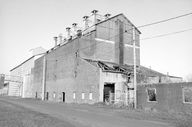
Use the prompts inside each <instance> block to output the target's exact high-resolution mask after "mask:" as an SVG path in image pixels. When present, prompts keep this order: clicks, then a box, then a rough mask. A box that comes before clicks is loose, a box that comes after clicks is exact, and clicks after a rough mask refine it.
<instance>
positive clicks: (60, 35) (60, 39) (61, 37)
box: [59, 33, 63, 44]
mask: <svg viewBox="0 0 192 127" xmlns="http://www.w3.org/2000/svg"><path fill="white" fill-rule="evenodd" d="M62 42H63V35H62V33H60V34H59V43H60V44H61V43H62Z"/></svg>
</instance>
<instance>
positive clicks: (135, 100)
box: [133, 26, 137, 109]
mask: <svg viewBox="0 0 192 127" xmlns="http://www.w3.org/2000/svg"><path fill="white" fill-rule="evenodd" d="M133 68H134V79H133V84H134V108H135V109H137V74H136V50H135V27H134V26H133Z"/></svg>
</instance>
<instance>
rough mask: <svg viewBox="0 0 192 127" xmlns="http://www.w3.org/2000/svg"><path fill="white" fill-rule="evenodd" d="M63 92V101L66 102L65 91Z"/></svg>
mask: <svg viewBox="0 0 192 127" xmlns="http://www.w3.org/2000/svg"><path fill="white" fill-rule="evenodd" d="M62 93H63V100H62V101H63V102H65V92H62Z"/></svg>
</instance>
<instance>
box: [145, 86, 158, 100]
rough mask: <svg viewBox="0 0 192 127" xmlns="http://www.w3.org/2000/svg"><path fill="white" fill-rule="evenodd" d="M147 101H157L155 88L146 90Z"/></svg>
mask: <svg viewBox="0 0 192 127" xmlns="http://www.w3.org/2000/svg"><path fill="white" fill-rule="evenodd" d="M147 95H148V101H149V102H154V101H157V99H156V89H155V88H148V89H147Z"/></svg>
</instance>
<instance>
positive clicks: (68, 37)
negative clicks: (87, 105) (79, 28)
mask: <svg viewBox="0 0 192 127" xmlns="http://www.w3.org/2000/svg"><path fill="white" fill-rule="evenodd" d="M66 31H67V39H70V38H71V28H70V27H67V28H66Z"/></svg>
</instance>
